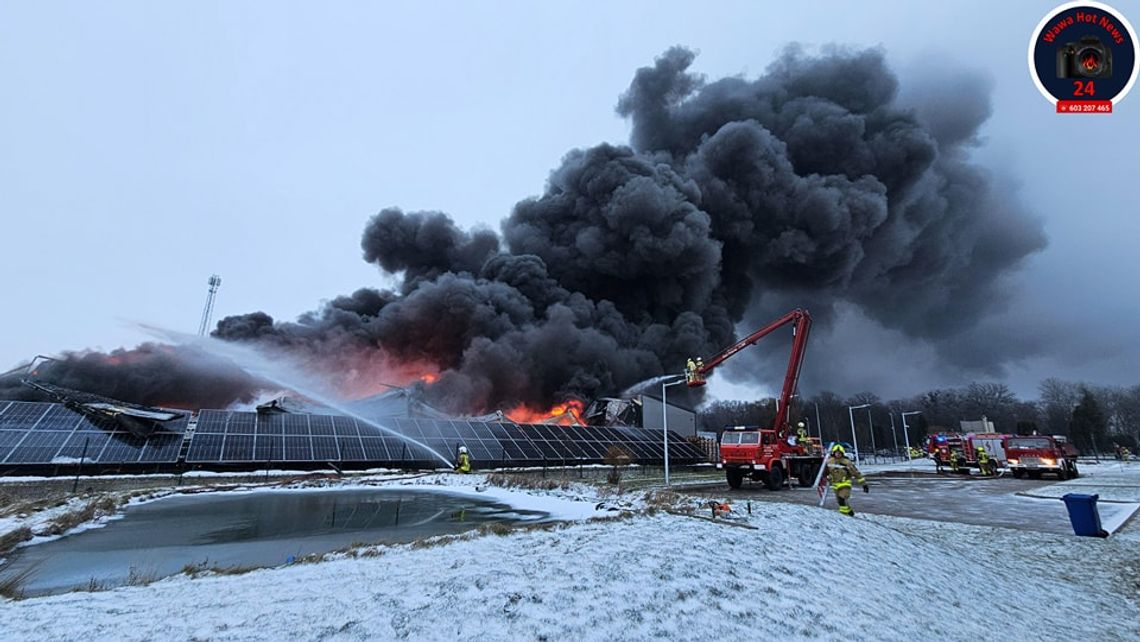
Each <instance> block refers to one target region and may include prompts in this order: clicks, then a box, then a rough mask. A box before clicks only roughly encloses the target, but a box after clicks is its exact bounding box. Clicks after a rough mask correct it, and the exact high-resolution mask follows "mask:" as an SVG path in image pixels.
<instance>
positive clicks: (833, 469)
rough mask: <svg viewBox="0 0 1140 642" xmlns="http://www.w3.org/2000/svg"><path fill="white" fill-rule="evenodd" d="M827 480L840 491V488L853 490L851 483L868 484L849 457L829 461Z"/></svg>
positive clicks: (829, 459) (833, 458)
mask: <svg viewBox="0 0 1140 642" xmlns="http://www.w3.org/2000/svg"><path fill="white" fill-rule="evenodd" d="M827 479H828V481H830V482H831V487H832V488H834V489H836V490H839V489H840V488H851V482H852V481H855V482H857V483H859V484H863V483H866V482H865V480H864V479H863V473H860V472H859V469H858V468H856V467H855V464H853V463H851V460H850V459H848V458H847V457H840V458H839V459H836V458H835V457H830V458H828V460H827Z"/></svg>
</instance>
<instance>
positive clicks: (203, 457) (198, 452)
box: [186, 432, 225, 462]
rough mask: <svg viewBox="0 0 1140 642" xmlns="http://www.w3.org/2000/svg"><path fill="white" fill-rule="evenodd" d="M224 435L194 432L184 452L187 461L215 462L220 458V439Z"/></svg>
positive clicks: (223, 437)
mask: <svg viewBox="0 0 1140 642" xmlns="http://www.w3.org/2000/svg"><path fill="white" fill-rule="evenodd" d="M223 439H225V435H219V434H213V433H200V432H195V433H194V437H193V438H192V439H191V440H190V450H188V451H187V452H186V461H188V462H216V461H218V460H219V459H221V458H222V440H223Z"/></svg>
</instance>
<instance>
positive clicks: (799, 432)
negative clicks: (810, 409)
mask: <svg viewBox="0 0 1140 642" xmlns="http://www.w3.org/2000/svg"><path fill="white" fill-rule="evenodd" d="M796 443H797V444H799V445H800V446H802V447H803V449H804V452H805V453H807V454H809V455H810V454H812V443H811V437H810V436H809V435H808V431H807V427H806V426H805V425H804V422H802V421H801V422H799V423H797V424H796Z"/></svg>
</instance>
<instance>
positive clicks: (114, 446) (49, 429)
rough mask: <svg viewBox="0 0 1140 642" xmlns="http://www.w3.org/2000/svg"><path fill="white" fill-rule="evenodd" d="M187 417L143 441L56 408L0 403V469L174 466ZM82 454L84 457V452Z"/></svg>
mask: <svg viewBox="0 0 1140 642" xmlns="http://www.w3.org/2000/svg"><path fill="white" fill-rule="evenodd" d="M188 420H189V415H185V416H183V417H181V418H179V419H175V420H172V421H168V422H164V423H162V424H160V425H161V426H162V428H161V429H160V430H158V431H155V432H154V433H152V434H151V435H150V436H148V437H146V438H139V437H135V436H134V435H132V434H131V433H129V432H127V431H125V430H123V429H121V428H120V427H119V426H118V424H117V423H115V421H114V420H113V419H110V418H102V417H92V416H88V415H85V414H82V413H79V412H75V411H74V410H71V409H70V408H68V407H66V406H64V405H63V404H58V403H38V402H28V401H11V402H8V401H0V464H71V463H76V462H78V461H79V460H80V458H81V457H82V458H83V461H85V462H93V463H103V464H143V463H174V462H176V461H178V454H179V449H180V448H181V447H182V440H183V434H182V433H183V431H184V430H185V429H186V424H187V422H188ZM85 451H86V454H84V452H85Z"/></svg>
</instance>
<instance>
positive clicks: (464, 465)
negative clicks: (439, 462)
mask: <svg viewBox="0 0 1140 642" xmlns="http://www.w3.org/2000/svg"><path fill="white" fill-rule="evenodd" d="M455 470H458V471H459V472H461V473H469V472H471V455H469V454H468V453H467V446H460V447H459V454H458V455H456V457H455Z"/></svg>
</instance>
